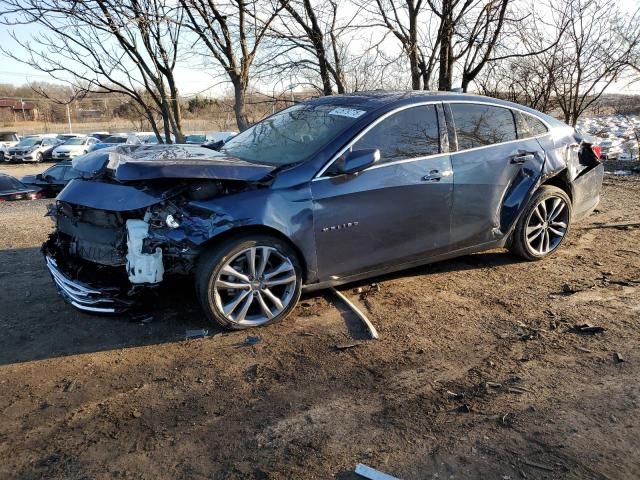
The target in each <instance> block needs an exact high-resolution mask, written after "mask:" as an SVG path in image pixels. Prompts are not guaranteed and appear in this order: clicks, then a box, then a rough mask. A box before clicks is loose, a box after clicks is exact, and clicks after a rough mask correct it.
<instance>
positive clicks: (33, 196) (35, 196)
mask: <svg viewBox="0 0 640 480" xmlns="http://www.w3.org/2000/svg"><path fill="white" fill-rule="evenodd" d="M40 198H42V194H41V193H40V192H34V193H30V194H29V199H31V200H38V199H40Z"/></svg>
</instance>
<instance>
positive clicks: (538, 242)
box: [525, 196, 570, 255]
mask: <svg viewBox="0 0 640 480" xmlns="http://www.w3.org/2000/svg"><path fill="white" fill-rule="evenodd" d="M569 220H570V219H569V208H567V203H566V201H565V200H564V199H563V198H560V197H557V196H551V197H547V198H544V199H542V200H541V201H540V203H538V205H536V206H535V208H534V209H533V210H532V211H531V214H530V215H529V221H528V222H527V227H526V230H525V235H526V241H527V245H528V246H529V248H530V249H531V250H532V251H533V252H534V253H535V254H536V255H546V254H547V253H550V252H552V251H553V250H555V249H556V248H557V247H558V245H560V242H562V239H563V238H564V237H565V235H566V234H567V229H568V228H569Z"/></svg>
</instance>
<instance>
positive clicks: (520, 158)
mask: <svg viewBox="0 0 640 480" xmlns="http://www.w3.org/2000/svg"><path fill="white" fill-rule="evenodd" d="M534 158H535V157H534V156H533V153H525V154H523V155H515V156H513V157H511V163H514V164H517V165H521V164H523V163H525V162H530V161H532V160H533V159H534Z"/></svg>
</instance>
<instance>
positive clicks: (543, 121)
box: [442, 100, 553, 145]
mask: <svg viewBox="0 0 640 480" xmlns="http://www.w3.org/2000/svg"><path fill="white" fill-rule="evenodd" d="M442 103H444V104H447V105H453V104H455V103H473V104H476V105H489V106H491V107H500V108H506V109H508V110H517V111H519V112H522V113H525V114H527V115H530V116H532V117H535V118H536V119H538V120H540V121H541V122H542V123H543V124H544V126H545V127H547V133H550V131H551V130H552V129H553V127H552V126H551V125H549V124H548V123H547V122H546V121H545V120H543V119H542V118H540V117H538V116H537V115H534V114H533V113H529V112H527V111H526V110H523V109H522V108H519V107H517V106H516V107H511V106H507V105H500V104H499V103H494V102H479V101H478V100H445V101H443V102H442ZM539 136H540V135H539ZM529 138H533V137H529ZM521 140H526V139H525V138H522V139H521ZM509 141H512V140H509ZM503 143H505V142H503ZM493 145H499V144H498V143H494V144H493Z"/></svg>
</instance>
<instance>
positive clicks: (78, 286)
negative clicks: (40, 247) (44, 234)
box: [45, 253, 133, 313]
mask: <svg viewBox="0 0 640 480" xmlns="http://www.w3.org/2000/svg"><path fill="white" fill-rule="evenodd" d="M45 261H46V264H47V268H48V269H49V273H50V274H51V278H52V279H53V283H54V284H55V285H56V287H57V289H58V292H59V293H60V295H61V296H62V298H64V299H65V300H66V301H67V302H68V303H70V304H71V305H73V306H74V307H76V308H78V309H80V310H83V311H85V312H92V313H120V312H124V311H126V310H128V309H129V308H131V306H132V305H133V302H132V301H131V300H128V299H122V298H119V297H120V295H119V293H120V292H119V289H117V288H113V289H109V288H106V289H105V288H98V287H93V286H90V285H87V284H85V283H82V282H80V281H78V280H75V279H72V278H70V277H69V276H67V275H66V274H65V273H64V272H63V271H62V270H61V269H60V268H59V267H58V264H57V262H56V261H55V259H54V258H53V257H51V256H49V255H47V253H45Z"/></svg>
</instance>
